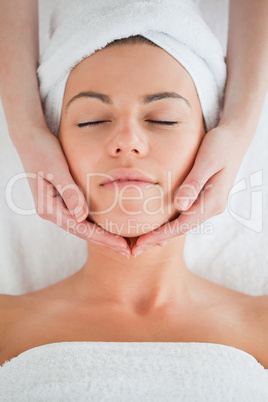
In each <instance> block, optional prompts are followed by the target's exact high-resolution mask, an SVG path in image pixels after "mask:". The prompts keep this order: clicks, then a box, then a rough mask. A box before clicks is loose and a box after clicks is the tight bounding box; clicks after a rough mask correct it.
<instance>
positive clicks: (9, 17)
mask: <svg viewBox="0 0 268 402" xmlns="http://www.w3.org/2000/svg"><path fill="white" fill-rule="evenodd" d="M38 37H39V35H38V1H37V0H23V1H21V0H8V1H7V0H0V38H1V41H0V96H1V99H2V104H3V108H4V112H5V116H6V120H7V124H8V129H9V133H10V136H11V138H12V141H13V142H14V144H15V146H16V147H17V149H18V148H19V145H20V143H21V142H22V141H25V135H29V136H30V135H31V134H32V133H31V130H32V129H33V127H42V126H45V125H46V123H45V119H44V115H43V111H42V106H41V101H40V95H39V88H38V79H37V74H36V69H37V66H38V58H39V40H38Z"/></svg>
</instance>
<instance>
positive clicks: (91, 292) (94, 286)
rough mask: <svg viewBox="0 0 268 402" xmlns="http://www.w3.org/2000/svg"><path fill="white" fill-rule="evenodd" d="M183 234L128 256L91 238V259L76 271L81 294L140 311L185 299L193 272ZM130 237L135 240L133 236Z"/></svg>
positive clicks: (84, 296) (89, 252)
mask: <svg viewBox="0 0 268 402" xmlns="http://www.w3.org/2000/svg"><path fill="white" fill-rule="evenodd" d="M184 237H185V236H178V237H176V238H173V239H171V240H169V241H168V242H167V244H166V245H165V246H164V247H159V246H153V247H150V248H149V249H147V250H146V251H144V252H143V253H141V254H140V255H139V256H137V257H136V258H135V257H133V256H131V257H130V258H129V259H127V258H126V257H123V256H122V255H120V254H117V253H115V252H114V251H112V250H110V249H108V248H106V247H102V246H98V245H96V244H93V243H91V242H88V259H87V262H86V264H85V265H84V266H83V268H82V269H81V270H80V271H79V272H78V275H77V282H76V286H77V289H78V292H79V296H80V297H82V298H83V300H86V301H89V300H92V299H93V300H95V301H98V302H108V303H111V302H112V303H116V304H117V305H119V306H120V307H122V308H123V309H126V310H127V311H129V312H130V311H131V312H136V313H137V314H145V313H146V312H150V311H153V310H155V309H157V308H161V307H163V306H165V305H167V304H170V303H171V302H176V303H177V302H179V303H180V304H181V303H183V302H184V301H185V300H186V299H187V298H188V297H189V293H190V290H191V284H192V281H193V276H194V275H193V274H192V273H191V272H190V271H189V270H188V268H187V266H186V265H185V262H184V259H183V247H184V241H185V239H184ZM130 240H131V243H132V244H133V242H134V239H133V238H130ZM135 240H136V239H135Z"/></svg>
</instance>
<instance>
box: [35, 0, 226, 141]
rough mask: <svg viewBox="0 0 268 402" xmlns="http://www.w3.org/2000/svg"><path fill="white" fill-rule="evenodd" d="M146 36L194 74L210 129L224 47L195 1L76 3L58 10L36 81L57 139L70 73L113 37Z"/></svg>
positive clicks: (216, 114)
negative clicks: (203, 17) (205, 20)
mask: <svg viewBox="0 0 268 402" xmlns="http://www.w3.org/2000/svg"><path fill="white" fill-rule="evenodd" d="M134 35H142V36H144V37H146V38H147V39H149V40H151V41H152V42H154V43H155V44H156V45H158V46H160V47H161V48H162V49H164V50H165V51H167V52H168V53H169V54H170V55H171V56H173V57H174V58H175V59H176V60H177V61H178V62H179V63H180V64H181V65H182V66H183V67H184V68H185V69H186V70H187V71H188V72H189V74H190V75H191V77H192V79H193V81H194V83H195V86H196V89H197V93H198V96H199V100H200V104H201V107H202V111H203V116H204V120H205V123H206V129H207V131H209V130H211V129H212V128H213V127H215V126H216V125H217V123H218V121H219V118H220V113H221V108H222V103H223V92H224V87H225V80H226V65H225V61H224V55H223V51H222V48H221V45H220V43H219V42H218V40H217V39H216V37H215V36H214V35H213V33H212V32H211V31H210V29H209V27H208V26H207V25H206V23H205V22H204V20H203V19H202V17H201V14H200V12H199V10H198V8H197V6H196V5H195V4H194V3H193V2H192V1H191V0H98V1H95V0H76V1H70V2H69V3H68V4H67V5H66V7H65V8H64V9H63V8H62V7H61V8H58V9H55V11H54V13H53V15H52V18H51V29H50V40H49V42H48V45H47V46H46V48H45V49H44V51H43V53H42V54H41V56H40V60H39V61H40V65H39V67H38V70H37V72H38V77H39V83H40V94H41V100H42V104H43V108H44V113H45V117H46V120H47V124H48V126H49V128H50V130H51V131H52V132H53V133H54V134H55V135H58V131H59V126H60V116H61V108H62V101H63V96H64V90H65V86H66V82H67V79H68V76H69V74H70V71H71V70H72V69H73V68H74V67H75V66H76V65H77V64H78V63H80V62H81V61H82V60H83V59H84V58H86V57H88V56H90V55H91V54H93V53H94V52H95V51H96V50H99V49H101V48H104V47H105V46H106V45H107V44H108V43H110V42H112V41H114V40H115V39H121V38H126V37H129V36H134Z"/></svg>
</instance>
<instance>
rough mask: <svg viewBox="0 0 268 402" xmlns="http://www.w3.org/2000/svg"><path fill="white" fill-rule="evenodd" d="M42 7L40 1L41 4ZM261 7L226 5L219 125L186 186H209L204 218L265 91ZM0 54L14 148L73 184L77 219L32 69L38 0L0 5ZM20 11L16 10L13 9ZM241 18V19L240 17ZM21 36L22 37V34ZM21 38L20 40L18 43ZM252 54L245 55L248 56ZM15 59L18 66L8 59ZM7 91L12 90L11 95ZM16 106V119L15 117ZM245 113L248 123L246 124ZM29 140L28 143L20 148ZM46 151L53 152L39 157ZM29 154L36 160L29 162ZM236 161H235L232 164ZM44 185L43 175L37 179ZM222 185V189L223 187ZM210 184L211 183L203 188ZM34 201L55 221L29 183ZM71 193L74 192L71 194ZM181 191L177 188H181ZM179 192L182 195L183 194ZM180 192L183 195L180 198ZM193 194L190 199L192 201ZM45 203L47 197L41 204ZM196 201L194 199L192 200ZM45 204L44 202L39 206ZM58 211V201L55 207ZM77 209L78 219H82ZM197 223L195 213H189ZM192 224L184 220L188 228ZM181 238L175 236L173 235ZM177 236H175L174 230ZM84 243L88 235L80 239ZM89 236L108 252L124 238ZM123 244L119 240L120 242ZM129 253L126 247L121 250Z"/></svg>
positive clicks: (214, 206)
mask: <svg viewBox="0 0 268 402" xmlns="http://www.w3.org/2000/svg"><path fill="white" fill-rule="evenodd" d="M39 4H40V3H39ZM267 7H268V4H267V2H266V1H265V0H259V1H258V3H256V1H254V0H246V1H245V0H240V1H238V0H231V1H230V19H229V38H228V51H227V65H228V80H227V86H226V93H225V101H224V119H222V120H221V121H220V122H219V126H218V129H217V130H216V131H214V135H211V136H208V137H207V142H206V143H203V144H202V145H201V147H200V150H199V153H198V156H199V157H198V158H197V160H196V166H195V170H194V171H193V172H192V173H191V174H190V175H189V177H188V178H186V181H185V185H186V186H185V188H187V185H188V184H189V183H190V181H191V179H192V177H193V176H196V175H198V177H199V180H200V183H203V182H206V181H209V182H212V183H213V184H214V186H213V189H212V191H210V192H208V197H209V199H208V201H209V207H208V208H207V210H206V216H205V219H208V218H209V217H211V216H214V215H215V213H216V212H217V211H218V210H219V209H221V210H223V209H224V207H225V206H226V200H227V194H228V192H229V190H230V188H231V186H232V185H233V183H234V178H235V176H236V174H237V171H238V168H239V165H240V164H241V161H242V160H243V157H244V154H245V152H246V149H247V147H248V146H249V144H250V141H251V139H252V137H253V135H254V132H255V130H256V127H257V124H258V120H259V115H260V112H261V108H262V105H263V100H264V97H265V94H266V92H267V72H266V66H267V62H268V61H267V56H268V51H267V46H266V44H267V43H268V41H267V30H266V26H267ZM0 9H1V12H0V37H1V41H0V49H1V50H0V53H3V54H5V57H4V58H1V60H0V75H1V76H4V77H5V80H2V81H1V82H0V90H1V98H2V102H3V106H4V110H5V115H6V118H7V122H8V128H9V133H10V136H11V138H12V141H13V143H14V144H15V146H16V148H17V151H18V153H19V155H20V158H21V160H22V163H23V166H24V168H25V170H26V171H31V172H35V173H38V171H40V170H41V171H43V172H44V173H45V175H46V177H47V174H48V172H51V171H52V173H53V176H52V179H50V180H51V183H52V184H53V186H55V188H57V187H59V186H61V188H62V187H64V186H65V185H67V184H72V185H73V189H72V190H71V191H72V192H73V196H72V197H70V196H69V195H70V194H68V196H67V194H64V193H61V196H62V199H63V200H64V202H65V204H66V205H67V207H68V209H69V211H70V214H69V217H71V216H74V217H75V216H76V218H77V219H78V222H80V221H81V220H84V219H85V218H86V216H87V214H88V213H87V206H86V203H85V200H84V198H83V194H82V193H79V191H78V188H76V187H74V186H75V183H74V181H73V179H72V177H71V176H70V174H69V170H68V166H67V164H66V161H65V159H64V155H63V154H62V151H61V148H60V146H59V144H58V141H56V140H55V138H54V137H53V136H52V135H51V132H50V131H49V129H48V127H47V124H46V122H45V119H44V115H43V111H42V106H41V102H40V97H39V92H38V80H37V75H36V66H37V65H38V56H39V52H38V40H37V38H38V2H37V0H36V1H33V0H28V1H26V0H25V1H24V2H23V3H22V2H21V1H19V0H18V1H16V2H14V1H13V2H12V3H11V2H6V1H0ZM18 9H19V12H17V10H18ZM241 13H242V17H241ZM22 32H23V35H22ZM22 38H23V40H22ZM249 55H250V57H248V56H249ZM13 59H16V63H12V62H11V61H12V60H13ZM10 89H12V90H10ZM14 109H15V110H16V115H14V112H13V111H14ZM245 115H246V116H247V119H245ZM26 138H27V144H28V146H27V147H25V146H24V145H25V139H26ZM234 143H236V147H235V148H236V150H238V149H239V150H240V154H239V155H238V154H237V151H236V158H234V157H232V156H231V157H230V149H232V147H233V144H234ZM46 147H49V148H50V149H51V150H53V152H51V153H49V154H48V153H47V152H44V149H45V148H46ZM212 151H213V152H214V153H215V155H216V157H215V160H214V161H212V164H211V165H210V166H207V165H206V164H204V163H203V161H205V160H206V155H207V153H209V152H212ZM33 155H39V156H38V158H34V157H33ZM234 159H236V163H234ZM40 179H41V180H43V181H45V179H44V177H41V178H40ZM226 183H228V185H226ZM208 184H209V183H208ZM29 185H30V187H31V190H32V194H33V197H34V200H35V205H36V209H37V213H38V214H39V215H40V216H42V217H45V218H46V219H49V220H51V221H52V222H54V223H56V222H57V216H56V214H53V215H51V214H50V215H48V216H47V215H45V216H44V215H43V210H44V209H45V208H46V202H45V201H44V202H43V203H42V204H41V205H40V204H39V203H38V202H37V186H36V185H34V184H33V183H32V181H29ZM74 189H75V190H74ZM182 190H183V189H182ZM182 190H181V191H182ZM77 194H79V195H80V197H79V201H78V204H79V206H80V207H83V208H84V209H85V210H84V211H83V209H81V208H80V209H79V207H78V210H77V214H78V215H75V214H72V212H73V211H74V209H75V207H76V205H77ZM180 195H183V196H185V195H187V194H184V193H183V194H182V193H181V192H180ZM197 195H198V193H197V194H196V196H197ZM47 199H48V200H49V197H48V194H45V200H47ZM193 201H194V199H192V202H193ZM43 204H44V205H43ZM59 204H60V206H61V208H63V205H64V203H63V202H61V203H60V202H59ZM81 210H82V215H81ZM193 217H194V222H195V223H196V224H197V223H198V222H199V221H200V215H199V214H195V215H193V214H192V215H189V216H188V218H189V219H190V218H193ZM201 218H204V216H202V217H201ZM190 224H191V221H190V220H189V221H188V225H187V226H188V227H189V226H190ZM62 227H63V228H66V226H65V225H62ZM75 229H76V222H75V221H74V222H73V225H72V227H69V230H70V232H71V233H75V234H77V230H75ZM153 233H154V232H152V234H151V238H150V239H148V238H146V237H145V239H144V242H145V243H146V241H148V242H149V241H150V242H151V243H153V244H156V243H158V242H159V241H160V240H162V237H161V239H160V237H159V236H160V235H161V232H160V233H158V237H156V234H154V235H153ZM177 234H179V232H178V233H177ZM174 235H175V232H174ZM81 236H82V237H83V238H85V239H86V240H88V238H87V237H86V234H85V233H84V234H83V235H81ZM91 239H95V240H98V241H102V242H103V243H104V242H105V243H106V244H107V245H109V246H110V248H111V249H114V250H116V246H118V245H119V244H120V240H122V239H120V238H119V239H116V240H115V239H114V238H113V237H112V236H107V235H106V236H105V232H100V233H99V234H98V235H95V234H94V235H93V236H92V237H91ZM121 244H122V241H121ZM125 250H126V251H127V249H126V248H125Z"/></svg>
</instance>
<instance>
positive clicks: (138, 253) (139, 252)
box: [134, 250, 144, 258]
mask: <svg viewBox="0 0 268 402" xmlns="http://www.w3.org/2000/svg"><path fill="white" fill-rule="evenodd" d="M143 251H144V250H140V251H138V252H137V254H135V255H134V257H135V258H136V257H138V255H140V254H141V253H143Z"/></svg>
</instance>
